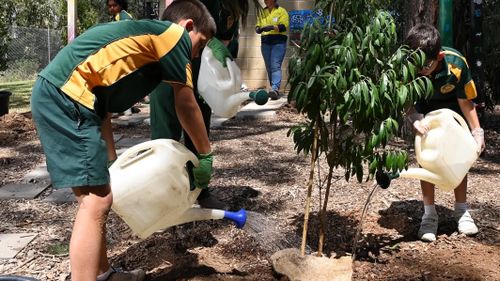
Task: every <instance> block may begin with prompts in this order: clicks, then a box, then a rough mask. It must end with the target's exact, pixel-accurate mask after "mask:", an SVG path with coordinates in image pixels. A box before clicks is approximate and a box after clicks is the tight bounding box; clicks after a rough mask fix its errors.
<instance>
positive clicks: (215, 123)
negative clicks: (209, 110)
mask: <svg viewBox="0 0 500 281" xmlns="http://www.w3.org/2000/svg"><path fill="white" fill-rule="evenodd" d="M229 119H230V118H224V117H219V116H217V115H213V114H212V117H211V118H210V128H220V127H222V126H223V125H224V122H226V121H227V120H229Z"/></svg>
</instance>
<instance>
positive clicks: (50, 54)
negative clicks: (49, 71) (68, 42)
mask: <svg viewBox="0 0 500 281" xmlns="http://www.w3.org/2000/svg"><path fill="white" fill-rule="evenodd" d="M61 36H62V32H61V31H60V30H54V29H47V28H33V27H20V26H12V27H10V28H9V41H8V44H7V45H8V49H7V53H6V61H7V69H6V70H5V71H3V72H2V73H0V74H1V76H2V77H1V79H0V80H5V81H11V80H25V79H31V78H33V77H34V76H36V74H37V73H38V72H39V71H40V70H41V69H43V68H44V67H45V66H47V64H49V62H50V61H51V60H52V59H53V58H54V57H55V55H56V54H57V53H58V52H59V50H61V48H62V47H63V46H64V45H63V41H62V39H61Z"/></svg>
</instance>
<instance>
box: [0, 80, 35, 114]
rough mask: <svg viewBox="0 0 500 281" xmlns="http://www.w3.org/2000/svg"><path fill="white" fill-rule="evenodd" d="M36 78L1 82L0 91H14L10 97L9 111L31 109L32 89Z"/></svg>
mask: <svg viewBox="0 0 500 281" xmlns="http://www.w3.org/2000/svg"><path fill="white" fill-rule="evenodd" d="M34 83H35V80H26V81H16V82H7V83H0V91H9V92H11V93H12V95H11V96H10V99H9V112H20V113H21V112H27V111H30V98H31V89H32V88H33V84H34Z"/></svg>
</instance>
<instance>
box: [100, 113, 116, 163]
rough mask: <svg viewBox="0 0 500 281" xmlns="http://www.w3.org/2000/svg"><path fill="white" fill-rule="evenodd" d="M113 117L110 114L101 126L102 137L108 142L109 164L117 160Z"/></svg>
mask: <svg viewBox="0 0 500 281" xmlns="http://www.w3.org/2000/svg"><path fill="white" fill-rule="evenodd" d="M111 116H112V114H111V113H108V114H107V115H106V118H104V120H102V126H101V136H102V139H103V140H104V141H105V142H106V147H107V148H108V163H112V162H114V161H115V160H116V150H115V141H114V139H113V128H112V127H111ZM108 166H109V165H108Z"/></svg>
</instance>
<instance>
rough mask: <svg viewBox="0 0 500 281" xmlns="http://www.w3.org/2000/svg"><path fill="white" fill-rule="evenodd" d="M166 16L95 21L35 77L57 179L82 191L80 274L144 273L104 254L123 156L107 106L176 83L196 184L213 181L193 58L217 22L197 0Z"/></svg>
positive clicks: (118, 276) (134, 276)
mask: <svg viewBox="0 0 500 281" xmlns="http://www.w3.org/2000/svg"><path fill="white" fill-rule="evenodd" d="M164 18H165V19H166V20H168V21H158V20H140V21H117V22H112V23H107V24H102V25H97V26H95V27H93V28H91V29H89V30H88V31H87V32H85V33H83V34H82V35H80V36H79V37H77V38H76V39H75V40H74V41H73V42H71V43H70V44H68V45H67V46H66V47H65V48H64V49H62V50H61V51H60V52H59V54H58V55H57V56H56V58H55V59H54V60H53V61H52V62H51V64H49V65H48V66H47V67H46V68H45V69H44V70H43V71H42V72H41V73H40V75H39V78H38V80H37V81H36V83H35V86H34V87H33V94H32V100H31V107H32V114H33V119H34V121H35V125H36V127H37V131H38V134H39V136H40V140H41V143H42V146H43V149H44V152H45V155H46V161H47V168H48V170H49V173H50V175H51V179H52V185H53V186H54V187H55V188H57V189H59V188H72V190H73V192H74V194H75V196H76V198H77V201H78V211H77V214H76V219H75V222H74V226H73V232H72V235H71V241H70V264H71V271H72V277H71V279H72V280H73V281H80V280H85V281H90V280H92V281H94V280H96V277H97V280H115V281H116V280H142V279H143V278H144V272H143V271H142V270H135V271H131V272H115V271H114V269H112V268H111V267H110V265H109V262H108V259H107V257H106V238H105V233H106V230H105V223H106V218H107V214H108V212H109V210H110V207H111V204H112V200H113V196H112V193H111V188H110V185H109V172H108V169H107V165H108V161H113V160H114V159H116V152H115V149H114V143H113V136H112V131H111V122H110V117H111V114H110V112H121V111H123V110H125V109H127V108H129V107H130V106H132V105H133V104H134V103H136V102H137V101H139V100H140V99H142V98H143V97H144V96H146V95H147V94H148V93H149V92H151V91H152V90H153V89H154V88H155V87H156V86H157V85H158V84H160V82H161V81H166V82H168V83H170V85H172V88H173V95H174V100H175V110H176V112H177V116H178V117H179V121H180V124H181V125H182V127H183V128H184V129H185V130H186V132H187V133H188V134H189V136H190V137H191V138H192V140H193V143H194V145H195V147H196V150H197V151H198V152H199V154H198V158H199V159H200V165H199V166H198V167H196V168H194V178H195V184H196V185H197V186H198V187H206V186H207V185H208V183H209V181H210V177H211V172H212V154H211V148H210V142H209V140H208V136H207V133H206V131H205V124H204V122H203V118H202V115H201V112H200V109H199V107H198V105H197V103H196V100H195V98H194V95H193V88H192V87H193V83H192V78H191V77H192V75H191V64H190V61H191V59H192V58H193V57H196V56H198V55H199V53H200V50H201V49H202V48H203V46H204V45H205V44H206V42H207V41H208V40H209V39H210V38H211V37H212V36H213V35H214V34H215V31H216V27H215V22H214V20H213V18H212V17H211V16H210V13H209V12H208V10H207V9H206V8H205V6H203V5H202V4H201V3H200V2H199V1H197V0H184V1H177V2H175V3H174V4H172V5H171V6H170V7H169V8H168V9H167V10H165V13H164ZM173 22H175V23H177V24H174V23H173Z"/></svg>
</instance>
